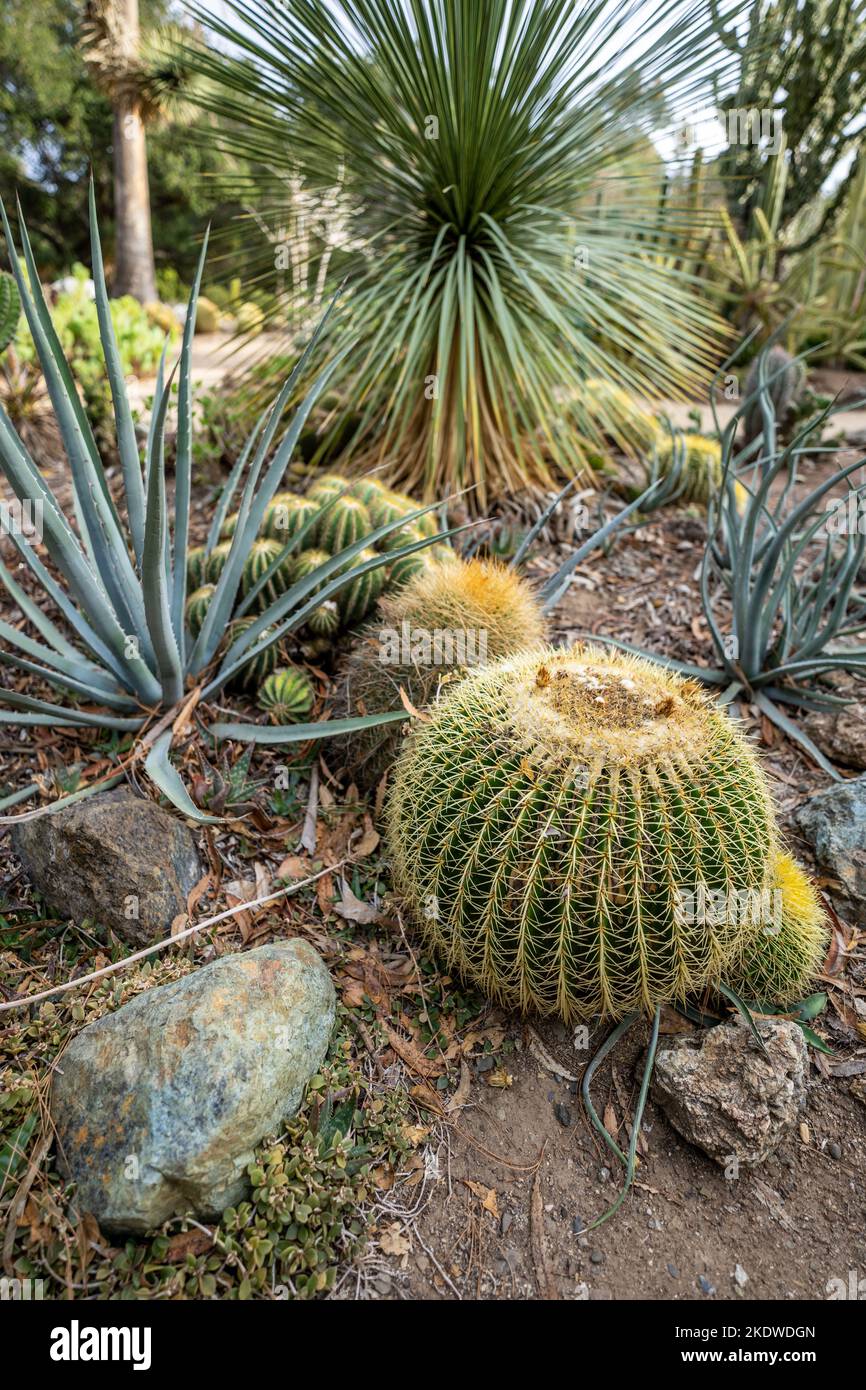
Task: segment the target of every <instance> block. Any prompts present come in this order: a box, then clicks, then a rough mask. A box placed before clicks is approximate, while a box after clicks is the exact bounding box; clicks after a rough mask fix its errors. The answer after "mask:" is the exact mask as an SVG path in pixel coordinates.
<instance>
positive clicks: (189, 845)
mask: <svg viewBox="0 0 866 1390" xmlns="http://www.w3.org/2000/svg"><path fill="white" fill-rule="evenodd" d="M12 846H13V849H14V850H15V853H16V854H17V855H18V856H19V858H20V859H21V861H22V863H23V865H24V868H25V869H26V871H27V874H28V875H29V877H30V879H31V881H32V882H33V884H34V885H35V886H36V887H37V888H38V889H39V892H40V893H41V894H42V896H43V897H44V898H45V901H46V902H47V903H48V904H49V905H50V906H51V908H52V909H53V910H54V911H55V912H57V913H58V915H60V916H62V917H64V918H67V917H71V918H72V919H73V921H76V922H83V921H84V920H85V918H87V919H89V920H90V921H93V922H98V923H100V924H101V925H102V926H106V927H111V928H112V930H114V931H115V932H117V934H118V936H121V937H123V938H124V940H126V941H129V942H131V943H132V944H133V945H136V946H142V945H149V944H150V943H151V942H152V941H154V940H156V939H158V938H159V937H160V936H164V935H166V934H167V933H168V931H169V930H170V929H171V924H172V922H173V921H174V919H175V917H177V915H178V913H181V912H185V911H186V900H187V895H188V894H189V892H190V891H191V889H193V888H194V887H195V885H196V884H197V883H198V881H199V879H200V878H201V874H202V871H201V865H200V862H199V857H198V853H197V851H196V847H195V841H194V839H193V837H192V833H191V831H190V830H189V828H188V827H187V826H186V825H184V823H183V821H181V820H179V819H178V818H177V817H176V816H173V815H171V814H169V812H168V811H164V810H163V809H162V807H160V806H157V805H156V804H155V803H154V802H153V801H148V800H147V799H146V798H144V797H141V796H136V795H135V793H134V792H133V791H132V790H131V789H130V788H127V787H118V788H117V789H116V790H115V791H110V792H100V793H98V794H97V795H96V796H91V797H88V798H86V800H84V801H79V802H76V804H75V805H74V806H67V807H65V808H64V809H63V810H62V811H56V812H55V813H54V814H53V815H50V816H40V817H39V819H38V820H31V821H24V822H23V824H21V825H17V826H16V827H15V828H14V830H13V832H12Z"/></svg>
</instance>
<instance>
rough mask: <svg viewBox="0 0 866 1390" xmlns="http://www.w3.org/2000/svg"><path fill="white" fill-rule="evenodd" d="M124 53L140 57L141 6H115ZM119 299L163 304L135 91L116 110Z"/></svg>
mask: <svg viewBox="0 0 866 1390" xmlns="http://www.w3.org/2000/svg"><path fill="white" fill-rule="evenodd" d="M115 3H116V5H117V8H118V11H119V14H120V18H121V21H122V32H123V44H124V50H125V52H126V54H127V55H128V56H129V58H130V59H132V60H133V61H134V59H135V57H136V55H137V54H138V44H139V27H138V0H115ZM114 216H115V270H114V284H113V292H114V294H115V295H118V296H119V295H122V294H131V295H134V296H135V298H136V299H138V300H140V301H141V302H142V303H143V304H146V303H148V302H149V301H150V300H154V299H156V298H157V294H156V269H155V266H154V262H153V234H152V232H151V225H150V190H149V187H148V181H147V142H146V139H145V134H144V123H143V122H142V119H141V112H140V110H139V103H138V100H137V98H136V96H135V94H134V91H133V90H130V91H129V92H124V93H123V94H122V95H120V96H119V97H118V98H117V99H116V102H115V106H114Z"/></svg>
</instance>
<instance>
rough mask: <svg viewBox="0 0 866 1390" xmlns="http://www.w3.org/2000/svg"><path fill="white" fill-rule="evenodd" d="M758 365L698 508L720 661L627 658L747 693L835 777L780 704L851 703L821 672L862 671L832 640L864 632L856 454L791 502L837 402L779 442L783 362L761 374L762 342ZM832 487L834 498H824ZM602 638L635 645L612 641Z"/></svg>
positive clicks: (824, 706)
mask: <svg viewBox="0 0 866 1390" xmlns="http://www.w3.org/2000/svg"><path fill="white" fill-rule="evenodd" d="M758 363H759V367H758V385H757V387H756V390H755V391H754V392H753V393H752V394H751V395H750V396H746V397H745V398H744V399H743V400H742V401H741V402H740V405H739V408H738V409H737V411H736V413H735V414H734V415H733V416H732V418H731V420H730V421H729V423H728V424H727V425H726V426H725V429H724V430H723V431H720V434H721V463H722V478H721V485H720V487H719V489H718V491H717V492H716V493H715V494H714V495H713V496H711V498H710V504H709V507H708V512H707V526H708V541H707V545H706V548H705V551H704V556H703V562H702V566H701V600H702V606H703V612H704V616H705V617H706V620H707V624H708V627H709V631H710V635H711V637H712V641H713V645H714V646H715V649H716V654H717V656H718V659H719V663H720V664H719V666H718V667H716V668H706V667H701V666H693V665H690V664H688V663H684V662H680V661H675V660H674V659H673V658H667V657H661V656H656V655H655V654H654V653H652V652H649V651H647V652H637V653H636V654H637V655H642V656H647V657H650V658H651V659H652V660H655V661H659V662H661V663H662V664H663V665H665V666H668V667H670V668H672V669H673V670H676V671H680V672H682V673H683V674H685V675H688V676H692V677H695V678H697V679H698V680H701V681H704V682H707V683H708V684H710V685H715V686H721V687H724V693H723V694H722V696H721V698H722V700H723V701H730V700H732V699H735V698H737V697H738V696H745V697H746V698H747V699H749V700H751V701H752V702H753V703H754V704H756V705H757V707H758V709H760V710H761V712H762V713H763V714H765V715H766V716H767V718H768V719H769V720H770V721H771V722H772V723H773V724H775V725H776V726H777V727H778V728H779V729H781V730H782V732H783V733H785V734H786V735H787V736H789V737H790V738H792V739H794V740H795V741H796V742H797V743H799V744H800V745H801V746H802V747H804V748H805V749H806V750H807V752H808V753H809V755H810V757H812V758H813V759H814V760H815V761H816V762H817V763H818V764H819V765H820V766H821V767H822V768H823V769H824V770H825V771H826V772H828V773H829V774H830V775H831V776H833V777H836V778H838V775H839V774H838V773H837V772H836V770H835V768H834V767H833V766H832V764H831V763H829V762H828V761H827V759H826V758H825V757H824V755H823V754H822V753H821V752H820V750H819V749H818V748H817V747H816V746H815V744H814V743H813V741H812V740H811V739H810V738H809V737H808V735H807V734H806V733H805V732H804V730H803V729H802V728H801V727H800V726H799V725H798V724H797V723H796V721H795V720H792V719H790V718H789V717H788V716H787V714H785V712H784V710H783V708H782V706H791V707H793V708H795V709H806V710H828V709H837V708H839V707H841V706H844V705H845V704H847V703H850V702H849V701H848V700H847V699H846V698H845V697H843V696H841V695H839V694H838V693H834V692H833V691H832V690H829V689H827V687H826V684H822V680H823V678H825V677H827V676H828V675H830V674H831V673H832V672H834V671H851V672H853V673H855V674H858V675H859V674H861V673H862V672H863V671H864V670H866V653H864V652H863V651H861V650H859V649H858V648H856V647H851V646H847V647H846V646H839V645H838V643H839V641H840V639H843V638H845V637H853V636H856V634H857V633H859V632H862V631H864V630H866V596H864V594H863V593H862V592H861V591H860V590H859V589H858V583H859V576H860V570H861V566H862V564H863V559H864V556H866V534H864V533H863V528H862V525H861V524H860V521H859V518H860V515H861V510H862V506H861V498H862V496H863V494H864V492H866V485H863V484H861V485H859V486H857V487H851V484H850V483H849V482H848V479H850V478H851V475H852V474H854V473H855V472H857V470H858V469H860V468H862V467H863V463H864V460H863V459H862V458H860V459H857V460H856V461H855V462H853V463H849V464H846V465H844V466H843V467H841V468H838V469H836V470H834V471H833V472H831V473H829V474H828V475H827V476H825V477H824V478H823V479H822V480H821V481H820V482H818V483H817V484H816V485H815V486H814V487H812V488H811V489H809V490H808V491H807V492H806V494H805V496H800V497H799V498H797V497H795V496H794V495H793V493H794V487H795V485H796V482H797V476H798V474H797V470H798V467H799V465H800V464H801V462H802V461H803V460H804V459H807V458H809V456H810V455H815V454H816V453H820V444H819V443H818V444H816V443H815V442H814V440H815V438H816V436H817V438H818V440H820V435H821V429H822V427H823V425H824V422H825V421H826V420H827V419H828V418H830V417H831V416H832V415H833V414H834V413H835V412H836V410H837V409H838V407H835V406H828V407H827V408H825V409H824V410H822V411H821V412H820V413H819V414H818V415H817V416H815V417H813V418H812V419H810V420H808V421H807V422H805V423H804V424H803V425H802V427H801V428H800V429H798V430H797V432H796V434H795V435H794V437H793V438H792V439H791V441H790V442H789V443H788V444H786V445H785V446H784V447H780V445H779V442H778V438H777V426H776V417H775V411H774V401H773V395H772V386H773V382H774V379H775V378H776V377H777V376H778V374H779V373H781V372H786V371H788V370H789V364H788V363H782V364H781V365H777V366H776V367H775V370H771V357H770V351H769V349H764V350H763V351H762V353H761V355H760V356H759V358H758ZM756 405H757V406H758V407H759V410H760V416H761V432H760V434H759V435H758V437H757V438H755V439H753V440H752V442H751V443H750V444H748V445H746V446H745V447H743V448H742V449H741V448H740V447H739V445H738V443H737V431H738V428H739V426H740V424H741V422H742V420H743V419H744V418H749V417H750V416H751V415H752V414H753V412H754V410H755V407H756ZM843 485H844V488H845V491H844V495H843V496H842V497H841V498H840V497H839V496H838V491H839V489H840V488H842V487H843ZM834 489H835V490H836V493H837V495H836V497H834V498H832V499H831V497H830V494H831V493H833V491H834ZM852 518H853V522H854V524H853V525H852V524H851V523H852ZM722 603H724V613H723V612H722ZM601 640H605V641H609V642H611V643H612V644H613V645H614V646H619V647H623V648H624V650H629V651H630V650H633V649H632V648H630V647H627V646H625V647H624V644H622V643H619V642H617V641H615V639H613V638H604V639H601Z"/></svg>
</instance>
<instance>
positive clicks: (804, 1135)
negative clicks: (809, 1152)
mask: <svg viewBox="0 0 866 1390" xmlns="http://www.w3.org/2000/svg"><path fill="white" fill-rule="evenodd" d="M811 1137H812V1136H811V1134H810V1132H809V1126H808V1125H807V1124H806V1121H805V1120H801V1121H800V1138H801V1139H802V1141H803V1143H804V1144H808V1143H809V1140H810V1139H811Z"/></svg>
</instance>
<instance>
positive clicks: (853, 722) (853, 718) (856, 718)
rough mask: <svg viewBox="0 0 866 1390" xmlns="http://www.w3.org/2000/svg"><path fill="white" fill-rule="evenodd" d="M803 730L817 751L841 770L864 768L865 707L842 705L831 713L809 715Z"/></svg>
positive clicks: (819, 712)
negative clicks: (836, 764) (842, 707)
mask: <svg viewBox="0 0 866 1390" xmlns="http://www.w3.org/2000/svg"><path fill="white" fill-rule="evenodd" d="M803 727H804V729H805V731H806V733H807V734H808V735H809V737H810V738H811V739H812V741H813V743H815V744H816V745H817V746H818V748H820V750H821V752H822V753H824V754H826V756H827V757H828V758H830V759H831V760H832V761H833V762H834V763H841V765H842V766H843V767H856V768H858V769H860V770H862V769H864V768H866V737H864V732H863V731H864V729H866V704H862V703H860V702H858V703H857V704H853V705H846V706H845V708H844V709H841V710H839V711H838V713H837V712H836V711H833V712H832V713H830V712H828V711H825V710H821V711H816V712H814V713H813V714H810V715H809V716H808V718H806V719H805V720H804V724H803Z"/></svg>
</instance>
